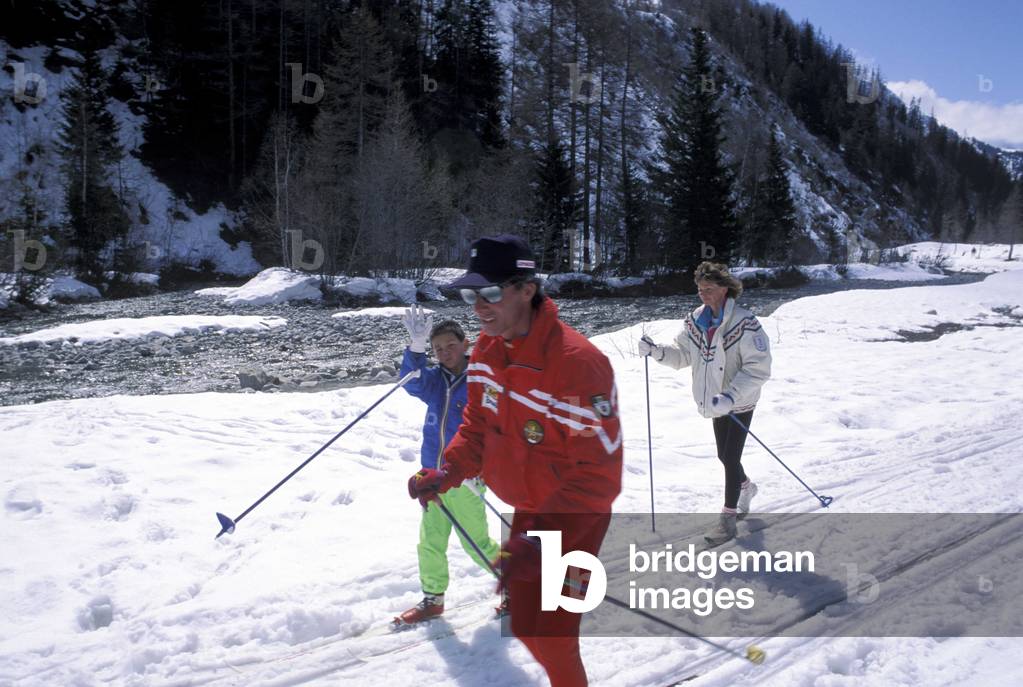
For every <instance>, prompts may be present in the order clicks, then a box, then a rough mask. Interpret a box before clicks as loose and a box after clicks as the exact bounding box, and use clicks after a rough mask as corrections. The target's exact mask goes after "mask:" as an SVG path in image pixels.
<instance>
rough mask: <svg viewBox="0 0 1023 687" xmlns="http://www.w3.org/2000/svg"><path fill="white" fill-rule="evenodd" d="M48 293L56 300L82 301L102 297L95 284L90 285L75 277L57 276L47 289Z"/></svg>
mask: <svg viewBox="0 0 1023 687" xmlns="http://www.w3.org/2000/svg"><path fill="white" fill-rule="evenodd" d="M47 295H48V296H49V297H50V298H52V299H53V300H55V301H81V300H88V299H98V298H102V294H100V292H99V290H98V289H97V288H96V287H95V286H90V285H88V284H86V283H85V282H81V281H79V280H77V279H75V278H74V277H67V276H63V277H55V278H54V280H53V284H52V285H51V286H50V288H49V289H48V290H47Z"/></svg>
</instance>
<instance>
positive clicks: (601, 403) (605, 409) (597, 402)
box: [590, 394, 612, 417]
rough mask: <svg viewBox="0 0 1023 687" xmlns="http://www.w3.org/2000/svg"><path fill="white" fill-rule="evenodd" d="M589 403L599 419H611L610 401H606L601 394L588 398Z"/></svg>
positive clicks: (605, 397)
mask: <svg viewBox="0 0 1023 687" xmlns="http://www.w3.org/2000/svg"><path fill="white" fill-rule="evenodd" d="M590 403H592V404H593V409H594V410H596V411H597V414H598V415H600V416H601V417H611V413H612V408H611V401H609V400H607V396H604V395H603V394H597V395H596V396H590Z"/></svg>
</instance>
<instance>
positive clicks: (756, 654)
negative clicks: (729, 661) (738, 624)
mask: <svg viewBox="0 0 1023 687" xmlns="http://www.w3.org/2000/svg"><path fill="white" fill-rule="evenodd" d="M765 658H767V654H766V653H764V650H763V649H761V648H760V647H759V646H756V645H753V644H751V645H750V646H749V648H748V649H746V660H748V661H749V662H750V663H754V664H756V665H760V664H761V663H763V662H764V659H765Z"/></svg>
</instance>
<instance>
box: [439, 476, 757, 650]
mask: <svg viewBox="0 0 1023 687" xmlns="http://www.w3.org/2000/svg"><path fill="white" fill-rule="evenodd" d="M470 489H472V488H471V487H470ZM472 492H473V493H475V494H476V495H477V496H479V497H480V499H482V501H483V503H485V504H487V506H489V507H490V510H492V511H494V512H495V513H497V517H499V518H501V520H502V521H503V522H504V524H505V525H507V526H508V528H509V529H511V524H510V523H509V522H508V521H507V520H505V518H504V516H503V515H501V513H500V512H499V511H498V510H497V509H496V508H495V507H494V506H493V505H491V503H490V502H489V501H487V499H486V498H485V497H484V496H483V495H482V494H481V493H480V492H478V491H476V490H475V489H472ZM433 503H436V504H437V507H438V508H440V510H441V512H442V513H444V517H446V518H447V519H448V520H449V521H450V522H451V524H452V525H454V527H455V529H457V530H458V532H459V533H460V534H461V535H462V537H464V538H465V540H466V541H468V542H469V543H470V544H471V545H472V548H473V550H474V551H476V555H478V556H479V557H480V558H481V559H482V560H484V561H487V567H488V568H490V572H491V573H493V574H494V577H497V578H498V579H500V578H501V574H500V573H499V572H498V571H497V569H496V568H495V567H494V565H493V563H491V562H490V561H488V560H487V557H486V556H485V555H484V554H483V551H482V550H480V547H479V545H478V544H476V542H475V541H473V539H472V537H470V536H469V533H468V532H466V531H465V528H464V527H462V523H460V522H458V519H457V518H455V516H454V515H452V514H451V511H449V510H448V509H447V507H446V506H445V505H444V504H443V503H441V500H440V497H439V496H438V498H436V499H435V500H434V501H433ZM540 555H541V556H542V555H543V552H542V550H541V553H540ZM565 584H566V585H568V587H570V588H571V589H573V590H575V591H577V592H579V593H581V594H584V595H585V594H586V590H584V589H583V587H582V585H581V584H580V583H579V582H577V581H576V580H573V579H570V578H567V577H566V578H565ZM604 600H605V601H608V602H610V603H611V604H612V605H614V606H618V607H619V608H623V609H625V610H626V611H632V612H633V613H635V614H636V615H638V616H640V617H642V618H645V619H647V620H652V621H654V622H655V623H660V624H661V625H664V626H665V627H667V628H669V629H672V630H674V631H676V632H681V633H682V634H684V635H686V636H687V637H692V638H693V639H696V640H699V641H701V642H703V643H704V644H708V645H710V646H712V647H714V648H715V649H717V650H718V651H723V652H725V653H726V654H728V655H730V656H735V657H736V658H742V659H745V660H747V661H749V662H750V663H756V664H760V663H763V662H764V658H766V656H767V655H766V654H765V653H764V650H763V649H761V648H760V647H758V646H756V645H753V644H751V645H750V646H749V647H747V649H746V654H745V655H743V654H741V653H739V652H738V651H736V650H735V649H730V648H728V647H727V646H724V645H723V644H718V643H717V642H715V641H712V640H710V639H707V638H706V637H703V636H701V635H698V634H696V633H695V632H692V631H690V630H687V629H685V628H684V627H681V626H679V625H676V624H675V623H673V622H671V621H670V620H664V619H663V618H658V617H657V616H656V615H653V614H652V613H647V612H646V611H644V610H642V609H639V608H633V607H632V606H630V605H629V604H627V603H626V602H624V601H622V600H621V599H617V598H615V597H613V596H611V595H610V594H605V595H604Z"/></svg>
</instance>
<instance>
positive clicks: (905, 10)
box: [772, 0, 1023, 148]
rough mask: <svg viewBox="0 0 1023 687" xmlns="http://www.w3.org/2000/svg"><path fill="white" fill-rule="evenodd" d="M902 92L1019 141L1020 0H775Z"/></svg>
mask: <svg viewBox="0 0 1023 687" xmlns="http://www.w3.org/2000/svg"><path fill="white" fill-rule="evenodd" d="M772 4H774V5H777V6H779V7H781V8H783V9H784V10H785V11H786V12H788V13H789V15H790V16H791V17H792V18H793V19H794V20H795V21H797V22H800V21H802V20H804V19H806V20H808V21H809V22H810V23H811V24H813V25H814V26H815V27H817V29H818V30H820V31H821V32H822V33H823V34H824V35H825V36H828V37H830V38H831V40H832V41H833V42H835V43H841V44H842V45H844V46H845V47H846V48H849V49H850V50H851V51H852V52H853V54H854V55H855V56H856V58H857V60H859V61H860V62H863V63H867V64H874V65H877V66H878V67H880V69H881V74H882V76H883V77H884V79H885V81H886V82H887V83H888V84H889V87H890V88H892V90H894V91H895V92H896V93H898V94H899V95H900V96H902V97H903V98H904V99H907V100H908V98H909V97H913V96H915V97H920V98H921V99H922V100H923V102H924V108H923V109H924V111H925V112H929V111H930V110H931V108H932V107H933V109H934V112H935V116H936V117H937V118H938V120H939V121H941V122H942V123H944V124H946V125H948V126H950V127H952V128H954V129H956V130H958V131H959V132H960V133H966V134H968V135H971V136H976V137H977V138H979V139H981V140H985V141H988V142H989V143H992V144H994V145H1000V146H1003V147H1008V148H1023V0H979V1H977V2H973V3H968V2H963V1H961V0H960V1H956V0H930V1H925V0H855V1H853V2H850V1H848V0H845V1H843V0H774V1H773V2H772Z"/></svg>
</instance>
